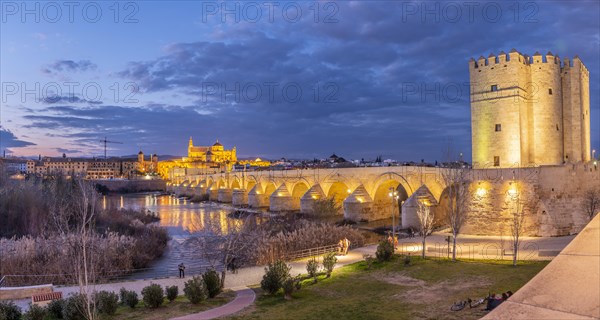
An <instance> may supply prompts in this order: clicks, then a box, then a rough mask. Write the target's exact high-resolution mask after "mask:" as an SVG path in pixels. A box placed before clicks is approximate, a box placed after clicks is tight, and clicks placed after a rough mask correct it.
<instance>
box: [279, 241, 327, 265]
mask: <svg viewBox="0 0 600 320" xmlns="http://www.w3.org/2000/svg"><path fill="white" fill-rule="evenodd" d="M338 248H339V246H338V245H337V244H332V245H328V246H322V247H316V248H309V249H303V250H298V251H292V252H288V253H284V254H283V255H282V257H281V259H282V260H285V261H293V260H298V259H302V258H309V257H315V256H320V255H323V254H326V253H330V252H338Z"/></svg>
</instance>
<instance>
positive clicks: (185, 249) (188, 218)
mask: <svg viewBox="0 0 600 320" xmlns="http://www.w3.org/2000/svg"><path fill="white" fill-rule="evenodd" d="M102 206H103V207H104V208H105V209H107V208H125V209H148V210H150V211H152V212H154V213H155V214H157V215H158V216H159V217H160V222H159V224H160V225H161V226H163V227H165V228H166V229H167V231H168V233H169V236H170V237H171V240H169V243H168V244H167V250H166V251H165V253H164V254H163V256H162V257H161V258H160V259H159V260H157V261H155V262H154V263H152V265H151V266H150V267H149V268H148V269H147V270H141V271H139V272H136V273H134V274H132V275H130V276H129V277H128V278H130V279H148V278H156V277H165V276H177V274H178V265H179V263H184V264H185V265H186V274H187V273H188V271H189V274H199V273H201V272H204V271H205V270H206V268H207V263H208V262H207V261H206V260H205V259H204V257H203V256H202V254H201V252H198V250H197V247H195V246H194V245H193V243H190V242H189V241H186V240H188V239H189V238H190V237H192V233H195V232H201V231H203V230H206V229H207V228H208V227H209V226H214V228H216V229H217V230H220V231H221V232H224V233H227V232H228V231H229V230H231V228H232V227H234V226H239V225H240V224H241V223H242V220H240V219H236V218H232V217H230V215H229V213H230V212H231V211H233V208H231V207H229V206H226V205H222V204H217V203H210V202H207V203H191V202H189V201H188V200H187V199H183V198H176V197H172V196H169V195H159V194H128V195H110V196H106V197H104V198H103V199H102ZM251 219H253V220H254V222H256V223H260V221H261V220H262V219H263V218H261V217H252V218H251Z"/></svg>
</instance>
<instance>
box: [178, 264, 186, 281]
mask: <svg viewBox="0 0 600 320" xmlns="http://www.w3.org/2000/svg"><path fill="white" fill-rule="evenodd" d="M179 278H185V265H184V264H183V262H182V263H180V264H179Z"/></svg>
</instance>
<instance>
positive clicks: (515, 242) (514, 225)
mask: <svg viewBox="0 0 600 320" xmlns="http://www.w3.org/2000/svg"><path fill="white" fill-rule="evenodd" d="M508 198H509V202H510V204H509V208H510V209H509V210H510V235H511V237H512V249H513V266H515V267H516V266H517V256H518V254H519V243H520V241H521V234H522V233H523V229H524V227H525V204H524V203H523V200H522V199H521V193H520V192H519V191H518V190H513V189H511V190H509V195H508Z"/></svg>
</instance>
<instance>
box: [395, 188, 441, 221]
mask: <svg viewBox="0 0 600 320" xmlns="http://www.w3.org/2000/svg"><path fill="white" fill-rule="evenodd" d="M420 201H423V202H425V204H426V205H428V206H430V207H432V208H431V212H432V214H434V216H435V213H436V208H437V206H438V202H437V201H436V199H435V197H434V196H433V194H431V191H430V190H429V189H428V188H427V187H426V186H421V187H420V188H419V189H417V191H415V192H414V193H413V194H412V195H411V196H410V197H408V199H406V201H404V204H402V228H409V227H411V228H415V229H419V228H420V227H421V224H420V222H419V216H418V214H417V209H418V208H419V202H420Z"/></svg>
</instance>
